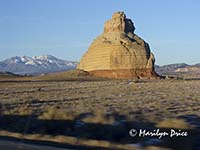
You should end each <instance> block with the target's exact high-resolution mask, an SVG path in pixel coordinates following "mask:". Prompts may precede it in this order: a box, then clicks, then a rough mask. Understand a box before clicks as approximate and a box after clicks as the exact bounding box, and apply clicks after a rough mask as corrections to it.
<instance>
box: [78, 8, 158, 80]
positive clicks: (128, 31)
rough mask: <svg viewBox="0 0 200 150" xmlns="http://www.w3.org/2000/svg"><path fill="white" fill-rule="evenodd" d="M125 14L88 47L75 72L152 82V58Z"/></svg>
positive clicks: (115, 16)
mask: <svg viewBox="0 0 200 150" xmlns="http://www.w3.org/2000/svg"><path fill="white" fill-rule="evenodd" d="M134 31H135V27H134V24H133V22H132V21H131V20H130V19H127V18H126V15H125V14H124V12H116V13H114V14H113V16H112V19H111V20H108V21H106V23H105V26H104V32H103V33H102V34H101V35H100V36H99V37H97V38H96V39H95V40H94V41H93V42H92V44H91V45H90V47H89V49H88V51H87V52H86V53H85V54H84V56H83V57H82V59H81V61H80V63H79V65H78V67H77V68H78V69H82V70H85V71H88V72H90V73H92V74H94V75H96V76H101V77H109V78H127V79H132V78H155V77H157V74H156V73H155V71H154V61H155V59H154V55H153V54H152V53H151V51H150V48H149V45H148V44H147V43H146V42H145V41H144V40H142V39H141V38H140V37H139V36H137V35H136V34H135V33H134Z"/></svg>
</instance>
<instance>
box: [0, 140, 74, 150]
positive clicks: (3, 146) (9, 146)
mask: <svg viewBox="0 0 200 150" xmlns="http://www.w3.org/2000/svg"><path fill="white" fill-rule="evenodd" d="M0 150H72V149H67V148H56V147H52V146H44V145H39V144H29V143H21V142H17V141H6V140H0Z"/></svg>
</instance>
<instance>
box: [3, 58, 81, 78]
mask: <svg viewBox="0 0 200 150" xmlns="http://www.w3.org/2000/svg"><path fill="white" fill-rule="evenodd" d="M76 65H77V62H74V61H67V60H61V59H58V58H56V57H54V56H51V55H43V56H35V57H28V56H21V57H20V56H16V57H12V58H9V59H6V60H4V61H0V71H1V72H12V73H15V74H20V75H25V74H26V75H38V74H45V73H51V72H60V71H66V70H71V69H74V68H76Z"/></svg>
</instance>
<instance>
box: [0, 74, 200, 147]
mask: <svg viewBox="0 0 200 150" xmlns="http://www.w3.org/2000/svg"><path fill="white" fill-rule="evenodd" d="M72 74H73V73H72ZM63 76H65V75H64V74H63ZM83 76H85V75H83ZM39 78H40V77H38V80H39ZM42 78H44V77H41V78H40V80H41V79H42ZM69 78H70V77H68V78H67V79H69ZM29 79H30V78H29ZM32 79H33V78H31V80H32ZM35 79H36V78H35ZM45 79H46V80H45V81H43V82H20V83H19V82H2V83H1V84H0V103H1V105H2V108H1V109H2V113H3V114H9V115H22V116H23V115H34V116H36V117H37V118H39V119H40V120H74V119H75V118H76V117H77V116H79V115H80V114H84V113H91V114H93V115H90V116H86V117H84V118H83V119H82V121H84V122H85V123H91V124H102V126H105V125H108V126H110V125H112V124H113V123H114V122H115V121H116V120H120V119H121V118H120V117H119V118H114V117H113V116H112V115H110V114H114V113H116V112H117V113H118V114H120V116H124V118H125V119H126V120H127V121H130V122H131V121H136V122H147V123H153V124H156V125H157V127H161V128H179V129H189V128H190V125H189V124H188V122H186V121H184V120H180V119H178V118H180V117H181V116H189V115H196V116H198V117H200V115H199V114H200V105H199V104H200V92H199V89H200V81H199V80H188V81H187V80H186V81H184V80H174V79H173V80H151V81H127V80H104V79H103V80H100V79H99V80H96V79H95V80H92V79H91V78H89V80H83V78H82V79H81V80H76V79H75V78H73V80H72V81H70V80H67V81H63V78H62V76H61V77H60V76H59V81H60V82H57V81H51V82H49V81H47V80H52V79H53V80H54V78H51V77H48V78H47V77H45ZM60 79H62V80H60ZM65 79H66V78H65ZM70 79H71V78H70ZM109 115H110V116H111V117H108V116H109ZM124 118H123V119H124ZM164 118H172V119H167V120H163V119H164ZM88 130H89V129H88ZM94 130H95V128H94ZM69 131H71V129H70V130H69ZM91 131H93V130H91ZM71 132H72V131H71ZM99 132H100V131H99ZM120 132H124V130H123V129H122V130H121V131H120ZM100 135H101V134H100ZM29 136H30V135H29ZM38 136H40V135H38ZM36 137H37V136H36ZM52 139H53V138H52ZM59 140H61V141H62V137H59ZM69 141H71V140H69ZM72 141H73V140H72ZM84 142H85V143H87V142H88V141H87V140H86V141H84ZM84 142H83V143H84ZM83 143H82V144H83ZM88 143H93V144H91V145H95V144H97V145H98V140H97V141H90V142H88ZM99 145H101V144H99ZM103 145H106V144H105V143H103Z"/></svg>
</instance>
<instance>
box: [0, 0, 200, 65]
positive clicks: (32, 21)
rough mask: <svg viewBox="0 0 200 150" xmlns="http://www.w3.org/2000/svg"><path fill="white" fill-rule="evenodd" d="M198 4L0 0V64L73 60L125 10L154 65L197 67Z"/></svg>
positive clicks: (179, 0) (176, 0)
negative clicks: (29, 58)
mask: <svg viewBox="0 0 200 150" xmlns="http://www.w3.org/2000/svg"><path fill="white" fill-rule="evenodd" d="M199 8H200V1H199V0H165V1H164V0H163V1H162V0H0V52H1V55H0V60H3V59H6V58H9V57H11V56H16V55H18V56H21V55H27V56H37V55H44V54H51V55H54V56H56V57H58V58H61V59H67V60H76V61H78V60H79V59H80V58H81V56H82V55H83V54H84V53H85V52H86V50H87V48H88V46H89V45H90V44H91V42H92V41H93V40H94V39H95V38H96V37H97V36H98V35H100V34H101V33H102V32H103V26H104V22H105V21H106V20H108V19H110V18H111V16H112V13H113V12H116V11H124V12H125V13H126V16H127V17H128V18H131V19H132V21H133V22H134V24H135V27H136V30H135V33H136V34H137V35H139V36H140V37H142V38H143V39H144V40H145V41H146V42H148V43H149V44H150V47H151V50H152V52H153V53H154V55H155V57H156V63H157V64H159V65H164V64H171V63H179V62H185V63H189V64H195V63H200V46H199V44H200V9H199Z"/></svg>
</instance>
